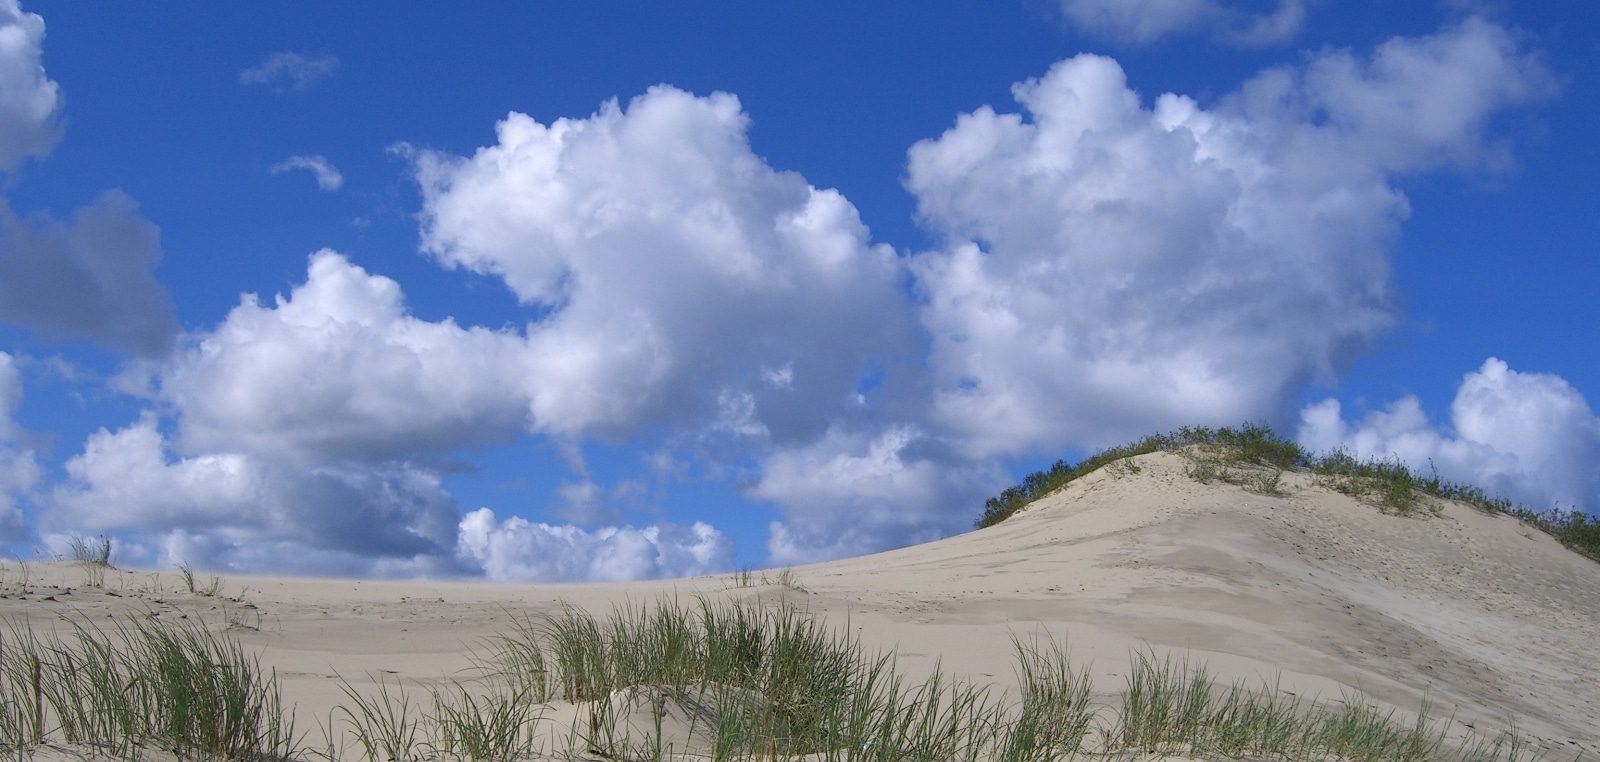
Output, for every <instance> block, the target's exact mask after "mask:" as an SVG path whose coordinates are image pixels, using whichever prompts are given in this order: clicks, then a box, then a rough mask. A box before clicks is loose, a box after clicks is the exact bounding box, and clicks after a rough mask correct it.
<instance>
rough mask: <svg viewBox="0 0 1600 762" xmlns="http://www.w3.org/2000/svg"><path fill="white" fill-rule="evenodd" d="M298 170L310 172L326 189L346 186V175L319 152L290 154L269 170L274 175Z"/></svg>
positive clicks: (320, 186) (318, 184) (330, 189)
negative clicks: (299, 154) (298, 154)
mask: <svg viewBox="0 0 1600 762" xmlns="http://www.w3.org/2000/svg"><path fill="white" fill-rule="evenodd" d="M296 170H304V171H307V172H310V173H311V174H312V176H314V177H315V178H316V179H317V187H318V188H321V189H323V190H325V191H336V190H339V188H341V187H343V186H344V175H343V174H341V173H340V172H339V170H338V168H336V167H334V166H333V165H332V164H330V163H329V162H328V159H327V157H325V156H321V155H317V154H312V155H301V156H290V157H289V158H287V159H284V160H283V161H280V162H278V163H277V164H274V165H272V169H270V170H269V171H270V172H271V173H272V174H274V175H281V174H283V173H285V172H294V171H296Z"/></svg>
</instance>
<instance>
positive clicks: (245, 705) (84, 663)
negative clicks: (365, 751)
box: [0, 619, 295, 759]
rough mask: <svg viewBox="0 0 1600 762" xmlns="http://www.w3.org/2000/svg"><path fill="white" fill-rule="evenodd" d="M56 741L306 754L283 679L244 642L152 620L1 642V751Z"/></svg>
mask: <svg viewBox="0 0 1600 762" xmlns="http://www.w3.org/2000/svg"><path fill="white" fill-rule="evenodd" d="M46 741H59V742H62V743H66V744H72V745H81V746H86V747H90V748H93V749H96V750H98V751H100V752H101V753H105V754H109V755H111V756H114V757H119V758H128V757H135V756H138V755H139V752H140V750H141V749H144V748H154V749H160V750H164V751H168V752H171V753H173V754H175V755H177V756H178V757H180V758H191V757H198V758H227V759H244V758H250V759H265V758H281V757H285V756H288V755H290V754H291V753H292V752H293V751H294V750H295V736H294V722H293V720H292V718H291V717H290V715H289V714H288V713H286V712H285V711H284V709H283V706H282V702H281V701H280V699H279V694H278V684H277V678H276V676H275V675H273V674H272V673H270V672H265V673H264V672H263V671H262V670H261V668H260V665H259V661H258V660H257V659H255V658H254V657H251V656H249V655H247V654H246V653H245V652H244V650H243V648H242V647H241V646H240V645H239V644H238V643H237V642H235V641H232V640H229V639H226V638H223V637H221V636H219V635H217V634H215V633H213V632H211V631H210V630H207V629H205V628H203V627H200V626H198V625H192V624H189V623H181V624H175V623H169V622H164V621H153V620H148V619H146V620H138V621H135V622H132V623H127V624H119V625H117V626H116V627H115V628H113V629H111V630H109V631H107V630H104V629H101V628H98V627H96V626H94V625H92V624H88V623H86V622H81V621H79V622H73V623H71V626H70V628H69V629H68V630H67V631H66V632H65V633H62V634H52V635H48V636H40V635H37V634H35V633H33V632H32V631H30V630H27V629H25V628H22V627H12V628H10V630H9V632H7V633H6V634H5V635H4V636H3V637H0V748H4V749H8V750H16V749H22V748H25V747H28V746H31V745H37V744H40V743H44V742H46Z"/></svg>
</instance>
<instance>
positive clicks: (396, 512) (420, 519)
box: [41, 414, 458, 574]
mask: <svg viewBox="0 0 1600 762" xmlns="http://www.w3.org/2000/svg"><path fill="white" fill-rule="evenodd" d="M66 471H67V475H68V480H67V481H66V482H65V483H63V484H61V485H58V486H57V487H56V489H55V490H54V493H53V495H52V498H51V505H50V510H49V511H48V512H47V513H46V514H45V515H44V518H43V520H42V521H41V523H42V524H43V525H44V526H43V527H42V531H45V532H52V531H53V532H58V533H59V532H65V531H69V530H70V531H74V532H83V533H106V534H110V535H115V536H117V537H118V538H119V541H123V542H131V543H133V544H135V545H143V546H148V547H159V548H164V549H165V553H163V555H162V556H161V557H157V558H146V559H132V560H134V561H135V562H140V561H142V562H145V563H157V564H163V565H165V564H171V563H175V562H178V561H187V562H189V563H194V564H196V565H199V566H202V567H229V568H237V569H245V570H252V571H295V572H328V573H347V574H348V573H355V574H370V573H375V572H376V571H379V570H381V569H389V570H398V569H410V570H411V571H412V572H413V573H415V572H422V571H430V570H432V571H438V570H441V569H449V568H451V567H450V566H449V565H448V564H442V563H441V562H440V559H448V558H449V556H450V550H451V548H452V547H453V545H454V541H455V523H456V520H457V518H458V511H457V509H456V507H455V501H454V500H453V499H452V498H451V497H450V496H449V495H448V494H446V493H445V492H444V491H443V489H442V488H441V487H440V486H439V483H438V478H437V477H436V476H434V475H432V474H430V473H427V472H425V471H421V470H418V469H413V468H407V467H405V466H403V465H382V464H379V465H366V466H358V465H352V464H337V463H336V464H326V465H308V464H304V463H283V462H279V461H274V460H270V459H266V458H261V457H256V456H252V455H249V454H245V453H240V452H226V451H223V452H211V453H205V454H198V455H193V456H189V457H174V456H172V455H171V453H170V452H169V448H168V446H167V443H166V441H165V438H164V437H163V435H162V433H161V431H160V430H159V428H158V426H157V422H156V419H155V417H154V416H152V415H149V414H147V415H145V416H143V417H141V418H140V419H139V420H138V421H137V422H135V423H134V424H132V425H130V426H128V427H127V428H124V429H121V430H118V431H108V430H105V429H102V430H100V431H99V432H98V433H96V434H94V435H92V436H90V437H89V440H88V442H87V443H85V445H84V449H83V452H82V453H80V454H78V455H76V456H74V457H73V458H71V459H70V460H68V461H67V463H66ZM286 551H289V552H286Z"/></svg>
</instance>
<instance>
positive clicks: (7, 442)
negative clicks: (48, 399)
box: [0, 352, 40, 542]
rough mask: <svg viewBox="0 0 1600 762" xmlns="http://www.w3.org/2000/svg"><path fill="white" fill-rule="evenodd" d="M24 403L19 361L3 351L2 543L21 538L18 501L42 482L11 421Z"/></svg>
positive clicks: (0, 438)
mask: <svg viewBox="0 0 1600 762" xmlns="http://www.w3.org/2000/svg"><path fill="white" fill-rule="evenodd" d="M21 403H22V376H21V374H20V373H18V372H17V363H16V360H15V359H14V358H13V357H12V356H11V355H9V354H7V353H5V352H0V541H5V542H9V541H13V540H17V539H20V538H21V536H22V533H23V530H24V522H23V518H22V509H21V506H20V505H18V500H19V498H20V497H21V496H22V495H24V494H26V493H27V492H28V491H29V490H32V489H33V487H34V485H36V484H38V483H39V477H40V471H39V462H38V460H37V459H36V458H35V457H34V453H33V450H32V449H31V448H29V447H27V446H25V445H24V444H23V442H22V430H21V428H20V427H18V426H17V424H16V421H14V420H12V415H13V414H15V413H16V410H17V407H18V406H19V405H21Z"/></svg>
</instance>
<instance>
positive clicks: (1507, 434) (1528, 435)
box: [1299, 358, 1600, 511]
mask: <svg viewBox="0 0 1600 762" xmlns="http://www.w3.org/2000/svg"><path fill="white" fill-rule="evenodd" d="M1299 439H1300V442H1301V444H1303V445H1305V446H1306V447H1308V448H1311V449H1313V450H1316V451H1323V452H1327V451H1332V450H1335V449H1341V448H1342V449H1345V450H1347V451H1349V452H1350V453H1351V454H1352V455H1355V456H1356V457H1358V458H1379V459H1388V458H1398V459H1400V460H1401V461H1402V462H1404V463H1406V464H1407V465H1408V466H1410V467H1411V468H1413V469H1416V470H1420V471H1421V472H1422V473H1428V469H1429V468H1430V467H1431V468H1437V469H1438V472H1439V475H1440V476H1443V477H1444V478H1446V479H1449V480H1451V481H1455V482H1458V483H1462V484H1473V485H1478V486H1481V487H1483V488H1484V489H1485V490H1486V491H1488V492H1490V493H1491V494H1499V495H1504V496H1506V497H1510V498H1512V499H1514V500H1517V501H1520V502H1522V503H1524V504H1526V505H1528V506H1530V507H1533V508H1535V509H1539V510H1543V509H1546V508H1551V507H1553V506H1556V505H1561V506H1563V507H1566V508H1571V507H1573V506H1577V507H1579V508H1581V509H1585V510H1590V511H1593V510H1595V508H1596V507H1597V506H1600V418H1597V417H1596V416H1595V414H1594V411H1593V410H1592V409H1590V407H1589V403H1588V401H1587V400H1585V399H1584V397H1583V395H1582V394H1580V393H1579V392H1578V391H1577V390H1576V389H1574V388H1572V385H1571V384H1568V383H1567V382H1566V380H1565V379H1562V378H1561V377H1560V376H1555V375H1550V374H1546V373H1519V372H1517V371H1514V370H1511V369H1510V368H1509V367H1507V366H1506V364H1505V362H1503V361H1501V360H1498V359H1495V358H1489V359H1488V360H1486V361H1485V362H1484V363H1483V366H1482V367H1481V368H1479V369H1478V370H1476V371H1474V372H1472V373H1468V374H1467V375H1466V376H1465V377H1464V378H1463V379H1462V380H1461V386H1460V388H1459V389H1458V390H1457V391H1456V397H1455V401H1454V402H1452V403H1451V405H1450V423H1449V426H1447V427H1435V426H1434V425H1433V424H1432V423H1430V422H1429V421H1428V418H1427V415H1426V414H1424V413H1423V412H1422V407H1421V404H1420V403H1419V402H1418V401H1417V399H1416V398H1415V397H1404V398H1401V399H1400V400H1398V401H1396V402H1394V403H1392V404H1390V405H1389V406H1388V407H1387V408H1385V409H1384V410H1382V411H1377V412H1372V413H1368V414H1367V415H1366V416H1365V417H1364V418H1363V419H1362V420H1361V421H1360V422H1354V423H1352V422H1346V421H1345V420H1344V417H1343V411H1342V408H1341V407H1340V405H1339V402H1338V401H1337V400H1333V399H1328V400H1324V401H1322V402H1319V403H1316V404H1314V405H1309V406H1307V407H1306V408H1305V409H1304V410H1302V411H1301V414H1300V432H1299Z"/></svg>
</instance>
